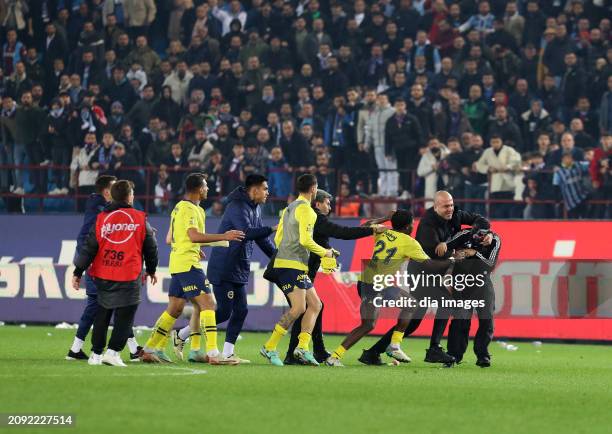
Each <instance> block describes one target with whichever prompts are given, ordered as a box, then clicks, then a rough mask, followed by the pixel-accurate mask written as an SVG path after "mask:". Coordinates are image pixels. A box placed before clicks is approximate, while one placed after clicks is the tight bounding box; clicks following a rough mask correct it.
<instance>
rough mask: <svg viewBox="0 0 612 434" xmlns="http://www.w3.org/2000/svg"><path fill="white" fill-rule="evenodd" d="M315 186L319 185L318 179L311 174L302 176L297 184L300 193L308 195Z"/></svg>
mask: <svg viewBox="0 0 612 434" xmlns="http://www.w3.org/2000/svg"><path fill="white" fill-rule="evenodd" d="M314 185H317V177H316V176H314V175H312V174H310V173H306V174H304V175H302V176H300V177H299V178H298V179H297V182H296V187H297V191H298V193H308V192H309V191H310V189H311V188H312V187H313V186H314Z"/></svg>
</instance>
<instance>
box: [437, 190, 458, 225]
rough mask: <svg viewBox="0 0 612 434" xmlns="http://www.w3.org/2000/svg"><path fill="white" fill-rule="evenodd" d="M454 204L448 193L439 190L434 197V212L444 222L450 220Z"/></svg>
mask: <svg viewBox="0 0 612 434" xmlns="http://www.w3.org/2000/svg"><path fill="white" fill-rule="evenodd" d="M454 209H455V204H454V202H453V196H451V194H450V193H449V192H448V191H444V190H440V191H438V192H436V194H435V195H434V211H435V212H436V214H438V215H439V216H440V217H442V218H443V219H444V220H450V219H451V218H452V217H453V211H454Z"/></svg>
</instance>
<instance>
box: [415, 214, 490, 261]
mask: <svg viewBox="0 0 612 434" xmlns="http://www.w3.org/2000/svg"><path fill="white" fill-rule="evenodd" d="M461 225H469V226H472V227H474V226H477V227H478V228H479V229H489V228H490V227H491V224H490V223H489V221H488V220H487V219H486V218H484V217H482V216H481V215H479V214H473V213H471V212H467V211H463V210H462V209H459V208H457V207H455V210H454V212H453V216H452V217H451V219H450V220H444V219H443V218H442V217H440V216H439V215H438V214H436V212H435V211H434V209H433V207H432V208H429V209H428V210H427V211H425V214H424V215H423V217H422V218H421V221H420V223H419V227H418V228H417V232H416V236H415V239H416V240H417V241H418V242H419V243H420V244H421V247H423V250H424V251H425V253H427V255H428V256H429V257H430V258H438V256H437V255H436V246H437V245H438V244H440V243H442V242H448V241H449V240H450V239H451V238H452V237H453V236H454V235H455V234H457V233H459V232H460V231H461ZM453 248H455V247H453V245H452V244H450V243H449V244H448V249H447V251H446V254H445V255H444V256H443V257H444V258H448V257H450V256H451V254H452V253H453V251H452V250H453Z"/></svg>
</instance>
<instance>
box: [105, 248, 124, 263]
mask: <svg viewBox="0 0 612 434" xmlns="http://www.w3.org/2000/svg"><path fill="white" fill-rule="evenodd" d="M123 254H124V253H123V252H118V251H116V250H110V249H106V250H105V251H104V259H110V260H112V261H114V260H117V261H123Z"/></svg>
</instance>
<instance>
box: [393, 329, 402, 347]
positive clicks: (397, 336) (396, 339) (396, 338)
mask: <svg viewBox="0 0 612 434" xmlns="http://www.w3.org/2000/svg"><path fill="white" fill-rule="evenodd" d="M402 339H404V332H398V331H394V332H393V334H392V335H391V348H393V349H394V350H399V348H400V344H401V343H402Z"/></svg>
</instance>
